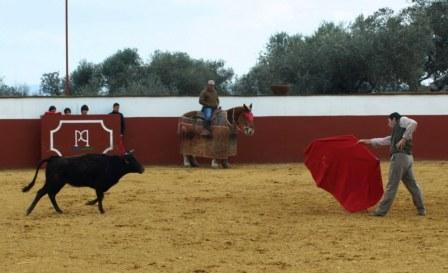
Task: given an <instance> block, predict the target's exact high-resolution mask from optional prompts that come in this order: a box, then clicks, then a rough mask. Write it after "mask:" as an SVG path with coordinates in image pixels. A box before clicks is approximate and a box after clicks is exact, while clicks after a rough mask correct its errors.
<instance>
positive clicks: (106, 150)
mask: <svg viewBox="0 0 448 273" xmlns="http://www.w3.org/2000/svg"><path fill="white" fill-rule="evenodd" d="M41 122H42V123H41V128H42V131H41V137H42V139H41V143H42V149H41V153H42V155H41V157H42V158H47V157H49V156H52V155H58V156H77V155H82V154H118V139H119V134H120V130H119V126H120V124H119V119H118V116H115V115H94V116H93V115H90V116H79V115H78V116H43V117H42V120H41Z"/></svg>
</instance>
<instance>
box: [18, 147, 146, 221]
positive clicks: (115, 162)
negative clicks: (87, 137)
mask: <svg viewBox="0 0 448 273" xmlns="http://www.w3.org/2000/svg"><path fill="white" fill-rule="evenodd" d="M45 162H47V167H46V170H45V184H44V186H43V187H42V188H41V189H40V190H38V191H37V194H36V197H35V198H34V200H33V202H32V203H31V205H30V207H29V208H28V209H27V211H26V213H27V215H28V214H30V213H31V212H32V211H33V209H34V207H35V206H36V204H37V202H39V200H40V199H41V198H42V197H43V196H44V195H45V194H48V197H49V198H50V201H51V203H52V204H53V207H54V209H55V210H56V211H57V212H59V213H62V210H61V209H60V208H59V206H58V204H57V202H56V194H57V193H58V192H59V191H60V190H61V189H62V187H64V185H65V184H66V183H68V184H70V185H72V186H75V187H90V188H93V189H95V191H96V196H97V198H96V199H94V200H91V201H89V202H87V205H94V204H96V203H97V202H98V209H99V210H100V212H101V213H104V209H103V198H104V193H105V192H106V191H107V190H108V189H110V188H111V187H112V186H113V185H115V184H116V183H117V182H118V181H119V180H120V178H121V177H123V176H124V175H125V174H128V173H143V172H144V170H145V169H144V167H143V166H142V165H141V164H140V163H139V162H138V161H137V160H136V159H135V157H134V156H133V155H132V153H129V154H126V155H124V156H108V155H95V154H88V155H82V156H78V157H65V158H64V157H58V156H53V157H50V158H47V159H44V160H42V161H40V162H39V164H38V166H37V169H36V173H35V175H34V178H33V180H32V181H31V183H30V184H29V185H28V186H26V187H24V188H23V189H22V191H23V192H27V191H29V190H30V189H31V188H32V187H33V186H34V183H35V182H36V178H37V174H38V172H39V169H40V167H41V166H42V164H44V163H45Z"/></svg>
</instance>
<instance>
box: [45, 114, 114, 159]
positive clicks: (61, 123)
mask: <svg viewBox="0 0 448 273" xmlns="http://www.w3.org/2000/svg"><path fill="white" fill-rule="evenodd" d="M65 123H87V124H90V123H99V124H100V125H101V127H103V129H104V130H105V131H106V132H108V133H109V147H108V148H107V149H105V150H104V151H103V154H106V153H108V152H109V151H112V150H113V149H114V136H113V131H112V130H111V129H109V128H107V127H106V125H104V121H103V120H60V121H59V124H58V127H56V128H55V129H53V130H51V131H50V151H52V152H55V153H56V154H58V155H59V156H62V153H61V152H60V151H59V150H58V149H56V148H55V147H54V137H53V135H54V134H55V133H56V132H58V131H59V130H60V129H61V128H62V125H63V124H65Z"/></svg>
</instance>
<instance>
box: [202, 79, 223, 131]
mask: <svg viewBox="0 0 448 273" xmlns="http://www.w3.org/2000/svg"><path fill="white" fill-rule="evenodd" d="M199 103H200V104H201V105H202V110H201V111H202V113H203V115H204V129H205V130H204V131H203V132H202V133H201V135H205V136H210V135H211V133H212V130H211V123H212V117H213V112H214V111H215V110H216V109H217V108H218V105H219V98H218V92H217V91H216V89H215V81H214V80H209V81H208V82H207V87H206V88H204V89H203V90H202V91H201V94H200V95H199Z"/></svg>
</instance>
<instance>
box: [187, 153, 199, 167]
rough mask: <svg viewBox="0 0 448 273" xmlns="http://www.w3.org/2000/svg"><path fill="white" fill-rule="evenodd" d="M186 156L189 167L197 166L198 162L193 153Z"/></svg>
mask: <svg viewBox="0 0 448 273" xmlns="http://www.w3.org/2000/svg"><path fill="white" fill-rule="evenodd" d="M188 158H189V160H190V165H191V167H199V163H198V161H197V160H196V157H195V156H194V155H189V156H188Z"/></svg>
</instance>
